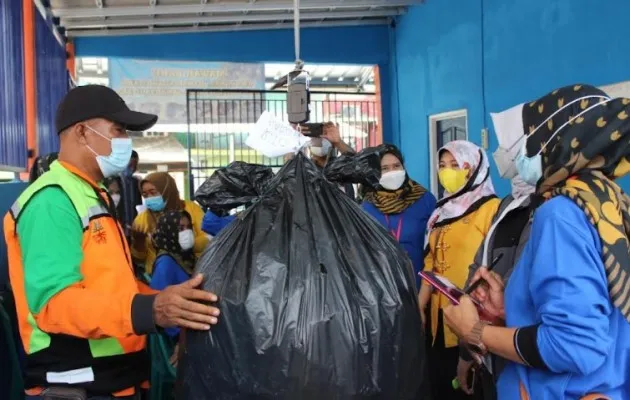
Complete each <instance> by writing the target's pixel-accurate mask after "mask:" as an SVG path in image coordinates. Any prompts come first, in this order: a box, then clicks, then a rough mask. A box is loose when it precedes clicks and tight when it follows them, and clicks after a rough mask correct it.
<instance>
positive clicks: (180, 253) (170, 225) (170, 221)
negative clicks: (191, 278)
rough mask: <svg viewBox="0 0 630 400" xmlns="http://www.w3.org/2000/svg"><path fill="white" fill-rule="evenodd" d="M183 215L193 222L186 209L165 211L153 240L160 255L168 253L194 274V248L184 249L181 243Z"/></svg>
mask: <svg viewBox="0 0 630 400" xmlns="http://www.w3.org/2000/svg"><path fill="white" fill-rule="evenodd" d="M182 217H186V218H188V220H189V221H191V222H192V218H191V217H190V214H188V212H186V211H165V212H164V213H163V214H162V216H161V217H160V219H159V220H158V223H157V227H156V229H155V232H154V233H153V235H151V240H152V241H153V246H154V247H155V249H156V250H157V252H158V257H159V256H160V255H162V254H168V255H169V256H171V257H173V259H175V261H177V263H178V264H179V265H180V267H182V268H183V269H184V271H186V272H187V273H188V274H191V275H192V272H193V269H194V267H195V254H194V252H193V250H192V249H190V250H183V249H182V247H181V246H180V245H179V223H180V221H181V219H182Z"/></svg>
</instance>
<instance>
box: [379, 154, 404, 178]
mask: <svg viewBox="0 0 630 400" xmlns="http://www.w3.org/2000/svg"><path fill="white" fill-rule="evenodd" d="M404 169H405V167H404V166H403V164H402V162H401V161H400V160H399V159H398V157H396V156H395V155H393V154H385V155H384V156H383V158H382V159H381V174H384V173H387V172H394V171H403V170H404Z"/></svg>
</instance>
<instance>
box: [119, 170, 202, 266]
mask: <svg viewBox="0 0 630 400" xmlns="http://www.w3.org/2000/svg"><path fill="white" fill-rule="evenodd" d="M140 190H141V192H142V197H143V199H144V204H145V206H146V208H147V209H146V210H145V211H143V212H142V213H140V214H139V215H138V216H137V217H136V219H135V220H134V222H133V227H132V230H133V233H132V245H131V254H132V256H133V258H134V259H135V261H136V262H138V263H143V264H144V266H145V269H146V271H147V273H148V274H151V273H152V271H153V263H154V262H155V258H156V255H157V252H156V249H155V246H154V244H153V241H152V240H151V235H153V233H154V232H155V229H156V226H157V221H158V219H159V218H160V217H161V216H162V214H163V213H164V212H166V211H186V212H187V213H188V214H189V215H190V217H191V220H192V229H193V233H194V246H193V251H194V253H195V254H196V255H197V256H199V255H201V253H202V252H203V250H204V249H205V247H206V245H207V244H208V237H207V236H206V235H205V234H204V233H203V232H202V231H201V222H202V220H203V210H202V209H201V207H199V205H198V204H196V203H194V202H192V201H188V200H182V199H180V197H179V190H177V185H176V183H175V180H174V179H173V177H172V176H170V175H169V174H168V173H166V172H155V173H152V174H149V175H147V176H146V178H144V179H143V180H142V181H141V182H140Z"/></svg>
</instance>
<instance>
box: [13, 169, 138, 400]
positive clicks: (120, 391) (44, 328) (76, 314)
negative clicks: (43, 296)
mask: <svg viewBox="0 0 630 400" xmlns="http://www.w3.org/2000/svg"><path fill="white" fill-rule="evenodd" d="M52 186H55V187H58V188H61V189H62V190H63V191H64V192H65V193H66V194H67V195H68V197H69V198H70V200H71V201H72V204H73V205H74V208H75V210H76V212H77V216H78V218H77V223H80V224H81V227H82V229H83V244H82V250H83V255H84V258H83V262H82V263H81V266H80V268H81V274H82V276H83V280H82V281H80V282H78V283H75V284H73V285H71V286H69V287H66V288H65V289H62V290H61V291H59V292H58V293H56V294H55V295H54V296H53V297H52V298H51V299H50V300H49V301H48V303H47V304H46V305H45V306H44V307H43V308H42V310H40V311H39V313H37V314H34V313H33V312H31V310H30V309H29V306H28V303H27V300H26V293H25V285H24V272H23V264H22V249H21V247H20V240H19V237H18V235H17V224H18V223H19V219H20V215H21V214H22V213H23V212H24V210H25V209H26V207H28V204H29V201H30V200H31V199H32V198H33V196H34V195H35V194H37V193H38V192H39V191H41V190H43V189H45V188H47V187H52ZM4 232H5V240H6V243H7V249H8V259H9V276H10V281H11V286H12V288H13V293H14V295H15V304H16V308H17V316H18V323H19V328H20V336H21V339H22V344H23V345H24V349H25V350H26V361H27V363H26V371H25V387H26V388H27V389H35V390H34V391H28V392H29V394H34V392H37V391H41V388H42V387H49V386H54V383H51V379H50V374H51V373H52V374H59V373H71V372H69V371H82V372H83V373H86V372H87V373H88V374H89V373H92V374H93V380H92V381H91V382H82V383H78V384H77V385H76V386H80V387H84V388H85V389H87V390H88V391H89V392H90V393H95V394H109V393H114V394H116V395H132V394H133V393H134V392H135V388H136V387H138V386H140V385H141V384H142V383H143V382H145V381H146V380H147V379H148V377H149V368H150V365H149V356H148V353H147V351H146V348H145V347H146V337H145V336H137V335H135V334H133V328H132V322H131V302H132V300H133V298H134V296H135V295H136V294H138V293H139V292H140V291H141V290H142V291H143V292H144V291H146V292H150V289H148V288H147V287H146V286H143V284H140V283H139V282H138V281H137V280H136V278H135V275H134V271H133V266H132V263H131V256H130V252H129V248H128V245H127V243H126V240H125V237H124V233H123V231H122V229H121V227H120V225H119V224H118V222H117V221H116V219H115V217H114V215H112V213H111V212H110V210H109V207H108V200H107V196H106V195H105V193H104V189H102V188H100V187H98V186H97V185H96V184H94V183H93V182H92V181H91V180H90V179H89V178H88V177H86V176H85V175H84V174H82V173H81V172H80V171H78V170H77V169H76V168H74V167H72V166H70V165H68V164H62V163H59V162H55V163H53V164H52V165H51V168H50V171H49V172H47V173H46V174H44V175H42V176H41V177H40V178H39V179H38V180H37V181H35V182H34V183H33V184H31V185H30V186H29V187H28V188H27V189H26V190H25V191H24V192H23V193H22V194H21V195H20V197H19V198H18V200H17V201H16V202H15V203H14V205H13V206H12V207H11V211H10V212H9V213H8V214H7V215H6V216H5V218H4ZM41 245H42V246H46V243H42V244H41ZM26 251H28V249H26ZM145 289H146V290H145ZM87 292H89V295H88V293H87ZM88 299H89V302H90V303H92V304H85V303H86V302H88ZM105 313H110V315H107V318H104V317H103V316H104V314H105ZM90 319H92V320H91V321H90ZM83 322H85V324H83V326H85V327H88V326H89V327H95V326H96V327H98V328H97V329H94V328H82V323H83ZM101 329H102V330H104V331H108V332H117V333H116V334H110V335H109V336H107V335H104V334H103V332H102V330H101ZM53 381H54V379H53ZM143 386H144V385H143Z"/></svg>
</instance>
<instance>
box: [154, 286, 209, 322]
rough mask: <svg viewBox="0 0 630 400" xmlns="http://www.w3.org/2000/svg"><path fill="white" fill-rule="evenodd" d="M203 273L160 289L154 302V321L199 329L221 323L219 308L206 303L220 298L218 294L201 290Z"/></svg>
mask: <svg viewBox="0 0 630 400" xmlns="http://www.w3.org/2000/svg"><path fill="white" fill-rule="evenodd" d="M202 282H203V276H202V275H201V274H197V275H196V276H195V277H193V278H192V279H190V280H188V281H186V282H184V283H181V284H179V285H174V286H169V287H167V288H166V289H164V290H163V291H161V292H160V293H159V294H158V295H157V296H156V297H155V302H154V303H153V317H154V320H155V324H156V325H158V326H161V327H163V328H170V327H173V326H179V327H182V328H188V329H195V330H199V331H203V330H208V329H210V326H211V325H214V324H216V323H217V322H218V318H217V317H218V316H219V309H218V308H216V307H213V306H209V305H207V303H214V302H216V301H217V299H218V298H217V295H215V294H214V293H210V292H206V291H204V290H201V289H198V288H199V286H201V283H202Z"/></svg>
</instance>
